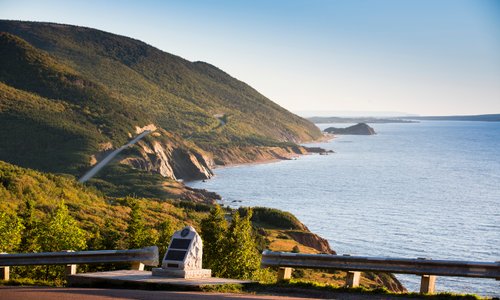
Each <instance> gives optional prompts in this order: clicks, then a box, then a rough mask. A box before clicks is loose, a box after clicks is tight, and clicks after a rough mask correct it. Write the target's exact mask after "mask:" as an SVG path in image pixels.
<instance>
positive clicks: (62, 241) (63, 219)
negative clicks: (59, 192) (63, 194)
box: [37, 201, 87, 252]
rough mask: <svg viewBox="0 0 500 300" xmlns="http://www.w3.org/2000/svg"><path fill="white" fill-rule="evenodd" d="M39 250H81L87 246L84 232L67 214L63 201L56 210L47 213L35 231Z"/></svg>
mask: <svg viewBox="0 0 500 300" xmlns="http://www.w3.org/2000/svg"><path fill="white" fill-rule="evenodd" d="M37 235H38V243H39V245H40V248H41V249H40V250H41V251H45V252H54V251H61V250H83V249H85V248H86V247H87V242H86V238H85V237H86V236H85V232H84V231H83V230H82V229H80V227H79V226H78V223H77V222H76V220H75V219H73V217H71V216H70V215H69V212H68V208H67V207H66V205H65V204H64V201H61V202H60V203H59V206H58V207H57V209H56V211H55V212H54V213H52V214H49V215H47V216H46V218H45V219H44V222H42V224H41V226H40V228H39V230H38V231H37Z"/></svg>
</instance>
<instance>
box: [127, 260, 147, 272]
mask: <svg viewBox="0 0 500 300" xmlns="http://www.w3.org/2000/svg"><path fill="white" fill-rule="evenodd" d="M130 270H138V271H144V264H143V263H141V262H140V261H134V262H133V263H132V265H131V266H130Z"/></svg>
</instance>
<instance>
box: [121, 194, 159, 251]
mask: <svg viewBox="0 0 500 300" xmlns="http://www.w3.org/2000/svg"><path fill="white" fill-rule="evenodd" d="M130 208H131V210H130V221H129V224H128V227H127V233H128V247H129V248H130V249H132V248H142V247H146V246H151V245H154V244H156V242H157V240H158V232H157V231H156V230H151V229H148V228H147V227H146V225H145V222H144V218H143V216H142V211H141V207H140V205H139V202H137V201H133V202H132V204H131V207H130Z"/></svg>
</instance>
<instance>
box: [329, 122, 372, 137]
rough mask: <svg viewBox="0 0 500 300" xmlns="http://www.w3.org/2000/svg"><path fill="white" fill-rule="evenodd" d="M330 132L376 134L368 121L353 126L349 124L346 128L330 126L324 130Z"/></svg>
mask: <svg viewBox="0 0 500 300" xmlns="http://www.w3.org/2000/svg"><path fill="white" fill-rule="evenodd" d="M324 131H325V132H328V133H333V134H344V135H373V134H376V133H375V130H374V129H373V128H372V127H370V126H368V125H367V124H366V123H358V124H356V125H353V126H349V127H346V128H336V127H328V128H327V129H325V130H324Z"/></svg>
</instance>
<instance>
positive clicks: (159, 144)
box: [120, 129, 213, 180]
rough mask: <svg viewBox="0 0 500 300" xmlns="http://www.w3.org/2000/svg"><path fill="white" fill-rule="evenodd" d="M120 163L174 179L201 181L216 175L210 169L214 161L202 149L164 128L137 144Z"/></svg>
mask: <svg viewBox="0 0 500 300" xmlns="http://www.w3.org/2000/svg"><path fill="white" fill-rule="evenodd" d="M120 163H122V164H126V165H129V166H131V167H133V168H135V169H138V170H142V171H147V172H153V173H157V174H160V175H161V176H163V177H165V178H169V179H174V180H179V179H183V180H200V179H208V178H211V177H212V176H213V172H212V171H211V170H210V166H211V165H213V162H212V160H211V158H210V157H209V156H208V155H207V154H206V153H205V152H204V151H203V150H201V149H199V148H197V147H196V146H194V145H190V144H188V143H186V142H184V141H183V140H182V139H181V138H180V137H177V136H176V135H175V134H172V133H169V132H167V131H165V130H163V129H158V130H157V131H155V132H154V133H153V134H152V135H151V136H149V137H147V138H145V139H144V140H141V141H139V142H137V145H136V146H135V147H134V148H133V149H131V150H130V151H128V152H126V153H125V154H124V155H123V156H122V157H121V159H120Z"/></svg>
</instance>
